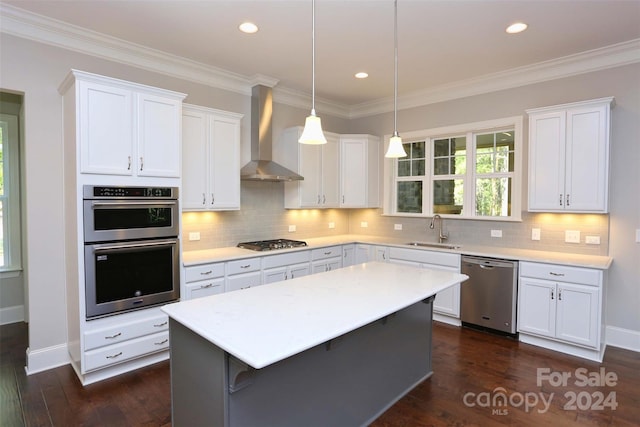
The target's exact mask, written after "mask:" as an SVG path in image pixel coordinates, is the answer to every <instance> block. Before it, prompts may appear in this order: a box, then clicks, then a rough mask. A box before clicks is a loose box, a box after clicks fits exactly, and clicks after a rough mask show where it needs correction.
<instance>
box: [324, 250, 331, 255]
mask: <svg viewBox="0 0 640 427" xmlns="http://www.w3.org/2000/svg"><path fill="white" fill-rule="evenodd" d="M331 252H332V251H329V252H325V253H324V254H325V255H331Z"/></svg>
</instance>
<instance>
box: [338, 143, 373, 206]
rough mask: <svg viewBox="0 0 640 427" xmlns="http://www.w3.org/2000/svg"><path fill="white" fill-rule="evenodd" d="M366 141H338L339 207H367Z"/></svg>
mask: <svg viewBox="0 0 640 427" xmlns="http://www.w3.org/2000/svg"><path fill="white" fill-rule="evenodd" d="M366 144H367V141H366V140H362V139H352V138H343V139H341V140H340V152H341V158H340V164H341V172H342V179H341V183H342V185H341V187H342V188H341V193H342V198H341V200H340V206H341V207H344V208H364V207H366V206H367V146H366Z"/></svg>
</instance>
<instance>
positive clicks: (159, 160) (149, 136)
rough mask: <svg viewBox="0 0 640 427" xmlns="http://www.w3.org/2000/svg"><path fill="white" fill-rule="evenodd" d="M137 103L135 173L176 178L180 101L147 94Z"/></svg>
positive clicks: (177, 171) (178, 165)
mask: <svg viewBox="0 0 640 427" xmlns="http://www.w3.org/2000/svg"><path fill="white" fill-rule="evenodd" d="M137 100H138V101H137V104H138V114H137V117H138V124H137V129H138V155H137V159H136V160H137V162H138V163H137V174H138V175H139V176H154V177H170V178H179V177H180V163H181V162H180V158H181V151H180V136H181V126H180V124H181V122H182V119H181V117H182V102H181V101H176V100H174V99H169V98H163V97H160V96H155V95H149V94H138V95H137ZM134 163H135V162H134Z"/></svg>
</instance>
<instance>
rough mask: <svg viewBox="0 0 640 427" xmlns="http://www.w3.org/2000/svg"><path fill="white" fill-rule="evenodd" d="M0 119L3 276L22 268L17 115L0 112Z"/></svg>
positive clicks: (0, 268) (0, 270)
mask: <svg viewBox="0 0 640 427" xmlns="http://www.w3.org/2000/svg"><path fill="white" fill-rule="evenodd" d="M0 121H1V122H3V124H4V123H7V124H8V125H7V127H6V128H5V129H8V132H7V135H6V139H7V140H6V146H3V147H2V150H3V160H2V168H3V180H4V194H3V195H0V199H1V200H2V202H3V213H2V215H6V217H5V218H3V220H2V224H0V226H1V227H2V233H3V236H4V238H3V241H2V244H3V246H4V248H3V253H4V255H3V258H4V259H3V263H2V264H3V265H0V276H1V277H3V278H6V277H11V273H15V272H18V271H20V270H22V257H21V242H20V222H21V219H20V155H19V151H20V141H19V123H20V121H19V118H18V116H17V115H14V114H7V113H0ZM3 127H4V126H3ZM3 133H4V129H3ZM3 144H4V143H3ZM12 166H13V167H12Z"/></svg>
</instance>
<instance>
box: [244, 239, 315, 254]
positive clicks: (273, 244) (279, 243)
mask: <svg viewBox="0 0 640 427" xmlns="http://www.w3.org/2000/svg"><path fill="white" fill-rule="evenodd" d="M301 246H307V242H303V241H301V240H289V239H273V240H259V241H257V242H242V243H238V247H239V248H244V249H251V250H252V251H271V250H274V249H289V248H299V247H301Z"/></svg>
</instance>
